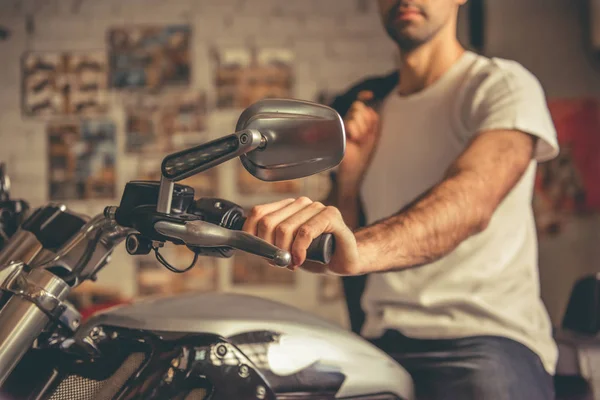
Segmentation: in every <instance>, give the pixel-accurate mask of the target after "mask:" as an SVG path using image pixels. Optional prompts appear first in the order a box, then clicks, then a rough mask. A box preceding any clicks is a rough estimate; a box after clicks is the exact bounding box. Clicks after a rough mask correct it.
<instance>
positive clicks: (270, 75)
mask: <svg viewBox="0 0 600 400" xmlns="http://www.w3.org/2000/svg"><path fill="white" fill-rule="evenodd" d="M213 57H214V61H215V64H216V65H215V71H216V72H215V87H216V93H217V108H219V109H230V108H246V107H248V106H249V105H251V104H253V103H255V102H257V101H258V100H261V99H264V98H274V97H277V98H290V97H293V85H294V69H293V62H294V53H293V52H292V51H291V50H289V49H285V48H261V49H256V48H224V49H217V50H214V51H213Z"/></svg>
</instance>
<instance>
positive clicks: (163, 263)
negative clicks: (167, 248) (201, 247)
mask: <svg viewBox="0 0 600 400" xmlns="http://www.w3.org/2000/svg"><path fill="white" fill-rule="evenodd" d="M152 249H153V250H154V253H155V254H156V259H157V260H158V262H159V263H161V264H162V265H164V266H165V268H167V269H168V270H169V271H171V272H175V273H177V274H181V273H184V272H187V271H189V270H190V269H192V268H194V265H196V262H197V261H198V253H196V252H194V259H193V260H192V263H191V264H190V265H189V266H188V267H187V268H184V269H177V268H175V267H173V266H172V265H171V264H169V262H168V261H167V260H165V258H164V257H163V256H162V254H160V253H159V252H158V247H155V246H152Z"/></svg>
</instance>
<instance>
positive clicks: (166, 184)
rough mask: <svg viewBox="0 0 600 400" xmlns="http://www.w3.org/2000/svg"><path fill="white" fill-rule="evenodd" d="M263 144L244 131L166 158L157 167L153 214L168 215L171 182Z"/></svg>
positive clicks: (257, 136)
mask: <svg viewBox="0 0 600 400" xmlns="http://www.w3.org/2000/svg"><path fill="white" fill-rule="evenodd" d="M265 145H266V138H265V137H264V136H263V135H262V134H261V133H260V132H259V131H258V130H256V129H244V130H241V131H239V132H236V133H233V134H231V135H228V136H225V137H222V138H219V139H215V140H212V141H210V142H208V143H204V144H201V145H199V146H195V147H192V148H190V149H186V150H182V151H179V152H176V153H173V154H169V155H168V156H166V157H165V158H164V160H163V162H162V165H161V177H160V189H159V195H158V202H157V206H156V211H157V212H159V213H162V214H170V213H171V201H172V200H173V189H174V187H175V182H178V181H180V180H182V179H185V178H188V177H190V176H193V175H196V174H198V173H200V172H203V171H206V170H208V169H210V168H213V167H216V166H217V165H220V164H222V163H224V162H225V161H229V160H231V159H233V158H236V157H239V156H241V155H244V154H247V153H249V152H251V151H252V150H255V149H257V148H259V147H260V148H263V147H264V146H265Z"/></svg>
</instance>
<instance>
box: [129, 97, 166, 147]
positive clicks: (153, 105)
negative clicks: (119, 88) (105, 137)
mask: <svg viewBox="0 0 600 400" xmlns="http://www.w3.org/2000/svg"><path fill="white" fill-rule="evenodd" d="M124 103H125V104H124V109H125V152H126V153H142V152H144V151H151V152H156V151H158V148H157V145H156V140H157V136H158V113H159V110H160V101H159V98H158V97H157V96H140V95H134V96H128V97H127V98H125V102H124Z"/></svg>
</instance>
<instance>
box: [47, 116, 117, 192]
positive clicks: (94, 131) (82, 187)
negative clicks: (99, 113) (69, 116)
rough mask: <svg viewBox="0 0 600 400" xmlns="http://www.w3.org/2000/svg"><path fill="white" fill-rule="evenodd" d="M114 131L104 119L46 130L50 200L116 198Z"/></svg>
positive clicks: (113, 127) (51, 126)
mask: <svg viewBox="0 0 600 400" xmlns="http://www.w3.org/2000/svg"><path fill="white" fill-rule="evenodd" d="M115 131H116V128H115V124H114V123H113V122H112V121H110V120H104V119H102V120H92V119H85V120H82V121H81V122H67V123H53V124H50V125H49V126H48V162H49V196H50V200H91V199H113V198H115V186H116V184H115V183H116V176H115V175H116V168H115V164H116V143H115V136H116V135H115Z"/></svg>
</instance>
